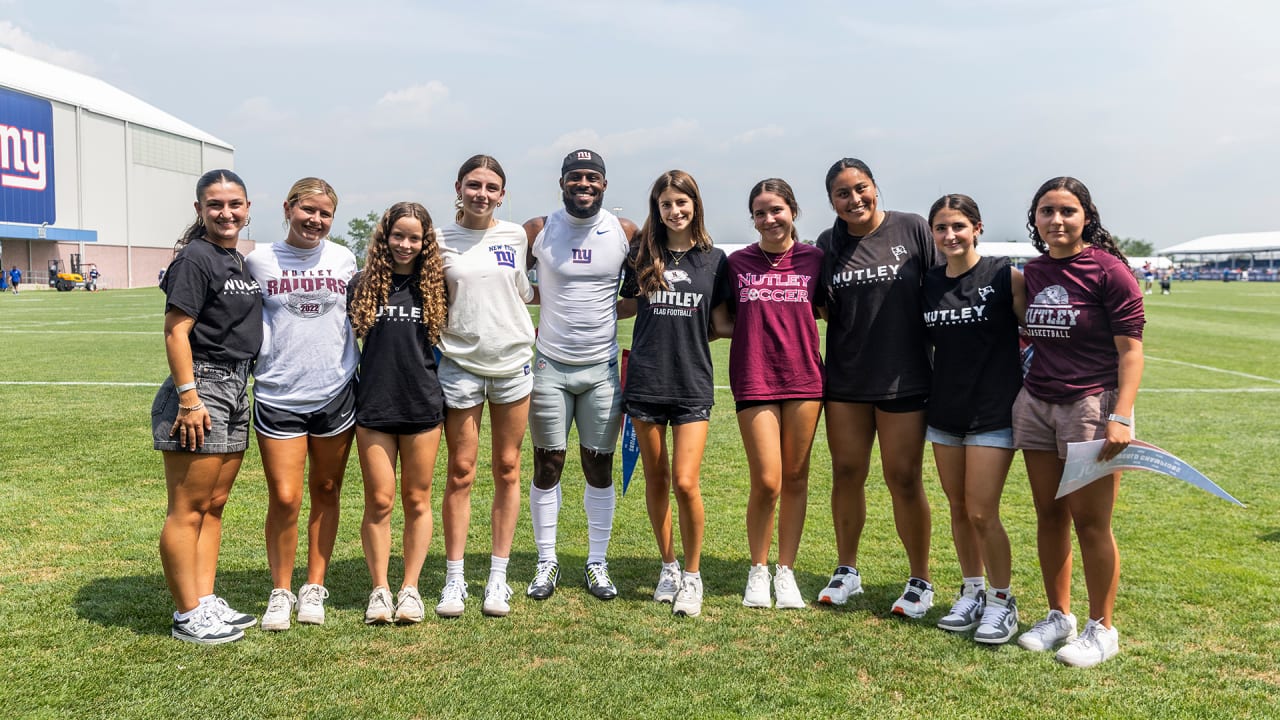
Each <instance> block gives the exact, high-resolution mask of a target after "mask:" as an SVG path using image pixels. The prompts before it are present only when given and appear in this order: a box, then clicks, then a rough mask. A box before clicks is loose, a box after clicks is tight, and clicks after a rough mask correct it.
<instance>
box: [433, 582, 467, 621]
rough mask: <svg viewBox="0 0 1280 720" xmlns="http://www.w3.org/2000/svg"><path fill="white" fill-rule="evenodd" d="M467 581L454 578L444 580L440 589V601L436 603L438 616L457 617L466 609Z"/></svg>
mask: <svg viewBox="0 0 1280 720" xmlns="http://www.w3.org/2000/svg"><path fill="white" fill-rule="evenodd" d="M466 599H467V581H466V580H460V579H458V578H454V579H453V580H449V581H446V582H445V584H444V588H443V589H442V590H440V603H439V604H437V605H436V614H437V615H439V616H440V617H458V616H459V615H461V614H462V611H463V610H466V609H467V605H466V603H465V602H463V601H464V600H466Z"/></svg>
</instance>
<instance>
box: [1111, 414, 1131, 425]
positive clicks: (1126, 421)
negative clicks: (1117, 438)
mask: <svg viewBox="0 0 1280 720" xmlns="http://www.w3.org/2000/svg"><path fill="white" fill-rule="evenodd" d="M1107 420H1109V421H1110V422H1115V423H1120V424H1121V425H1124V426H1125V427H1133V418H1129V417H1125V416H1123V415H1117V414H1115V413H1111V414H1110V415H1108V416H1107Z"/></svg>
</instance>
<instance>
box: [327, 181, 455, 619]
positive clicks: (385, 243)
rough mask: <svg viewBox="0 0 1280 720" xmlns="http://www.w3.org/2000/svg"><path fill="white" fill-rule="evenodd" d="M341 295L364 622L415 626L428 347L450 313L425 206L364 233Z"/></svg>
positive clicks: (439, 416) (425, 527) (435, 392)
mask: <svg viewBox="0 0 1280 720" xmlns="http://www.w3.org/2000/svg"><path fill="white" fill-rule="evenodd" d="M348 293H349V297H350V299H349V301H348V310H347V313H348V315H349V316H350V318H351V327H352V329H353V330H354V331H355V333H356V337H359V338H361V339H362V340H363V346H362V348H361V351H360V370H359V374H358V382H357V385H356V445H357V447H358V449H359V453H360V470H361V472H362V473H363V475H364V488H365V491H364V496H365V509H364V519H363V520H362V522H361V525H360V539H361V541H362V543H363V545H364V554H365V561H366V563H367V564H368V566H369V575H370V576H371V577H372V579H373V592H372V593H371V594H370V595H369V604H368V608H367V609H366V610H365V616H364V619H365V622H366V623H370V624H373V623H386V622H391V621H395V622H401V623H416V622H421V621H422V618H423V614H424V609H423V605H422V597H421V595H420V594H419V593H418V587H417V586H418V576H419V574H420V573H421V571H422V564H423V562H424V561H425V560H426V557H427V547H428V546H429V545H430V544H431V475H432V472H433V471H434V469H435V461H436V451H437V450H438V449H439V447H440V426H441V424H442V423H443V422H444V394H443V392H442V391H441V389H440V383H439V381H438V380H437V378H436V360H435V356H434V354H433V352H432V346H433V345H435V344H436V342H437V341H438V340H439V339H440V331H441V329H443V328H444V327H445V322H446V319H447V317H446V312H447V311H446V305H445V286H444V265H443V263H442V261H441V259H440V253H439V250H438V247H437V245H436V236H435V232H434V228H433V227H432V223H431V216H430V215H429V214H427V210H426V208H424V207H422V206H421V205H419V204H417V203H409V202H402V203H396V204H395V205H392V206H391V207H390V208H389V209H388V210H387V211H386V213H384V214H383V215H382V219H380V220H379V221H378V224H377V226H376V227H375V228H374V230H373V234H372V236H371V237H370V239H369V254H368V257H367V259H366V261H365V268H364V271H363V272H361V273H359V274H357V275H356V276H355V277H354V278H353V279H352V282H351V284H350V285H349V286H348ZM397 456H398V457H399V462H400V468H401V469H400V485H401V487H400V495H401V502H402V503H403V506H404V524H405V528H404V580H403V584H402V585H401V588H400V592H399V593H398V594H397V597H396V601H395V603H394V604H393V603H392V600H391V591H390V589H389V588H390V586H389V584H388V582H387V565H388V563H389V562H390V553H391V509H392V507H393V505H394V504H395V492H396V464H397Z"/></svg>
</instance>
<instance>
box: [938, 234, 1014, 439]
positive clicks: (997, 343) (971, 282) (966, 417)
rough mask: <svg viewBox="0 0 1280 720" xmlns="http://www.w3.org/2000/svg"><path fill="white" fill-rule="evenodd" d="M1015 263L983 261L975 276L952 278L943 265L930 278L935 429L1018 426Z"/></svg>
mask: <svg viewBox="0 0 1280 720" xmlns="http://www.w3.org/2000/svg"><path fill="white" fill-rule="evenodd" d="M1011 274H1012V271H1011V268H1010V265H1009V258H1004V257H984V258H981V259H980V260H978V264H977V265H975V266H974V267H973V268H972V269H970V270H969V272H967V273H965V274H963V275H961V276H960V277H956V278H949V277H947V267H946V266H945V265H940V266H938V267H935V268H933V269H931V270H930V271H929V272H928V273H927V274H925V277H924V288H923V290H922V292H923V296H924V308H923V310H922V315H923V317H924V324H925V327H926V328H927V332H928V334H929V339H930V340H931V341H932V342H933V347H934V352H933V392H932V393H930V395H929V411H928V417H929V424H930V425H932V426H933V427H936V428H938V429H939V430H945V431H946V432H949V433H956V434H960V435H963V434H967V433H979V432H987V431H990V430H1000V429H1003V428H1007V427H1011V426H1012V425H1013V417H1012V409H1013V401H1014V399H1015V398H1017V396H1018V390H1019V389H1020V388H1021V387H1022V370H1021V363H1020V359H1019V353H1018V317H1017V315H1016V313H1015V312H1014V309H1013V292H1012V290H1011V288H1010V275H1011Z"/></svg>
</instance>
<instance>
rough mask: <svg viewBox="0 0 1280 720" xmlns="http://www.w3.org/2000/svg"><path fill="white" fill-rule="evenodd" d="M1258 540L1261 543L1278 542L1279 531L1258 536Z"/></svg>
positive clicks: (1279, 540) (1279, 539) (1279, 538)
mask: <svg viewBox="0 0 1280 720" xmlns="http://www.w3.org/2000/svg"><path fill="white" fill-rule="evenodd" d="M1258 539H1259V540H1261V541H1263V542H1280V529H1276V530H1272V531H1271V532H1269V533H1266V534H1264V535H1259V536H1258Z"/></svg>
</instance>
